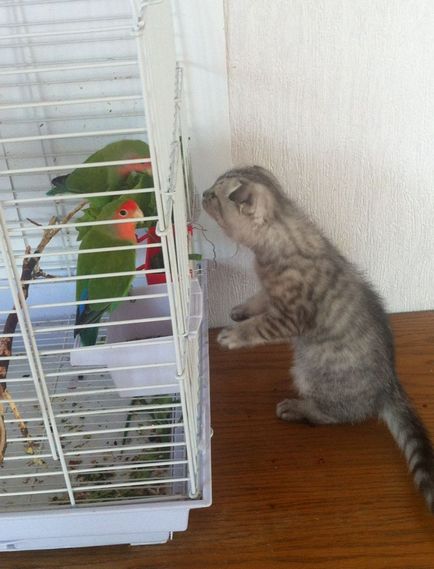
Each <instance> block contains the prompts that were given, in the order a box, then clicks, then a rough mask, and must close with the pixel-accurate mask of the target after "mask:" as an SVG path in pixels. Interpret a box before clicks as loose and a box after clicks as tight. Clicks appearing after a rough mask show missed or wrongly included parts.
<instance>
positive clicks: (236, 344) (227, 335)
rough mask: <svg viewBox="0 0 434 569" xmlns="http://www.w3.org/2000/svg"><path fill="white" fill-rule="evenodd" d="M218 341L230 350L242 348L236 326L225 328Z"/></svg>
mask: <svg viewBox="0 0 434 569" xmlns="http://www.w3.org/2000/svg"><path fill="white" fill-rule="evenodd" d="M217 342H218V343H219V344H220V346H222V348H228V349H229V350H233V349H235V348H240V347H241V345H242V344H241V342H240V339H239V337H238V334H237V331H236V328H223V330H222V331H221V332H220V334H219V335H218V336H217Z"/></svg>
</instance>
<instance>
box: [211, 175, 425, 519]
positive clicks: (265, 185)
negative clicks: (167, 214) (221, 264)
mask: <svg viewBox="0 0 434 569" xmlns="http://www.w3.org/2000/svg"><path fill="white" fill-rule="evenodd" d="M203 207H204V209H205V211H206V212H207V213H208V214H209V215H211V217H213V218H214V219H215V220H216V221H217V223H218V224H219V225H220V226H221V227H222V229H223V230H224V232H225V233H226V234H227V235H228V236H229V237H231V238H232V239H233V240H234V241H236V242H237V243H241V244H242V245H245V246H247V247H249V248H250V249H251V250H252V251H253V252H254V254H255V260H256V272H257V274H258V277H259V279H260V281H261V284H262V290H261V291H260V292H259V293H258V294H257V295H255V296H254V297H252V298H250V299H248V300H247V301H246V302H245V303H243V304H241V305H239V306H236V307H235V308H233V310H232V312H231V318H232V319H233V320H235V321H237V322H238V323H237V324H236V325H235V326H233V327H230V328H225V329H224V330H222V332H220V334H219V336H218V342H219V343H220V344H221V345H222V346H224V347H227V348H229V349H233V348H241V347H243V346H255V345H258V344H266V343H270V342H286V341H288V342H291V343H292V345H293V348H294V365H293V368H292V376H293V380H294V384H295V387H296V389H297V391H298V395H299V397H298V398H297V399H285V400H284V401H281V402H280V403H279V404H278V405H277V415H278V416H279V417H280V418H282V419H285V420H287V421H299V420H307V421H308V422H310V423H313V424H336V423H357V422H360V421H364V420H365V419H368V418H369V417H379V418H381V419H382V420H383V421H384V422H385V423H386V425H387V426H388V427H389V429H390V431H391V433H392V435H393V436H394V438H395V440H396V442H397V444H398V445H399V447H400V448H401V449H402V451H403V452H404V454H405V457H406V459H407V462H408V465H409V469H410V471H411V473H412V474H413V477H414V481H415V484H416V485H417V486H418V488H419V489H420V491H421V492H422V494H423V495H424V497H425V500H426V502H427V504H428V507H429V508H430V510H431V511H432V512H434V453H433V448H432V446H431V442H430V440H429V436H428V434H427V431H426V430H425V427H424V426H423V424H422V422H421V420H420V419H419V418H418V416H417V415H416V413H415V411H414V410H413V409H412V407H411V404H410V402H409V400H408V397H407V395H406V393H405V391H404V389H403V387H402V386H401V385H400V383H399V380H398V378H397V375H396V372H395V367H394V347H393V339H392V333H391V330H390V328H389V324H388V321H387V317H386V314H385V311H384V309H383V307H382V303H381V301H380V299H379V297H378V296H377V294H376V293H375V292H374V291H373V289H372V288H371V286H370V285H369V284H368V283H367V282H366V281H365V280H364V278H363V277H362V276H361V274H360V273H359V272H358V271H357V269H356V268H355V267H354V266H353V265H352V264H351V263H350V262H348V261H347V260H346V259H345V258H344V257H343V256H342V255H341V254H340V253H339V252H338V250H337V249H336V248H335V247H334V246H333V245H332V244H331V243H330V241H329V240H328V239H327V238H326V237H324V235H323V234H322V233H321V231H320V230H319V229H318V228H317V227H316V225H315V224H314V223H313V222H312V221H310V220H309V219H307V217H306V216H305V215H304V214H303V213H302V211H301V210H300V209H299V208H298V207H297V206H296V205H295V204H294V203H293V202H292V201H291V200H290V199H288V197H287V196H286V195H285V194H284V192H283V190H282V188H281V186H280V184H279V182H278V181H277V180H276V179H275V178H274V176H273V175H272V174H271V173H270V172H268V171H267V170H265V169H263V168H260V167H258V166H252V167H247V168H240V169H234V170H230V171H228V172H226V173H225V174H223V175H222V176H220V178H218V179H217V181H216V182H215V184H214V185H213V186H212V187H211V188H210V189H209V190H207V191H206V192H205V193H204V195H203Z"/></svg>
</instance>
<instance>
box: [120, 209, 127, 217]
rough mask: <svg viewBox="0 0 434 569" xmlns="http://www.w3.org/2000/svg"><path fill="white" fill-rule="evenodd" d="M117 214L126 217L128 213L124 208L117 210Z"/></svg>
mask: <svg viewBox="0 0 434 569" xmlns="http://www.w3.org/2000/svg"><path fill="white" fill-rule="evenodd" d="M119 215H120V216H121V217H126V216H127V215H128V212H127V210H126V209H121V211H120V212H119Z"/></svg>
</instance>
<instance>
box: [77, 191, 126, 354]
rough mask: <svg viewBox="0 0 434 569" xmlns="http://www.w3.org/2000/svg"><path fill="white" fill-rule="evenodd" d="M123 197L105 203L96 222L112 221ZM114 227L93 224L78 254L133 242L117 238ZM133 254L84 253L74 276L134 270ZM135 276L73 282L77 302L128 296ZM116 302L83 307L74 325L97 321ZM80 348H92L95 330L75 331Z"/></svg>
mask: <svg viewBox="0 0 434 569" xmlns="http://www.w3.org/2000/svg"><path fill="white" fill-rule="evenodd" d="M123 201H125V198H118V199H117V200H114V201H112V202H110V203H109V204H107V205H106V206H105V207H104V208H103V209H102V210H101V212H100V214H99V215H98V216H97V220H98V221H101V220H106V219H111V218H112V217H113V215H114V212H115V211H116V209H117V208H118V207H119V205H120V204H122V203H123ZM115 229H116V225H95V226H92V227H91V228H90V229H89V231H87V232H86V233H85V235H84V236H83V239H82V241H81V245H80V251H85V250H86V249H96V248H108V247H118V246H125V245H129V244H131V243H134V241H129V240H125V239H120V238H119V237H118V236H117V235H116V233H115ZM135 260H136V252H135V250H134V249H128V250H122V251H107V252H99V253H83V254H81V255H79V256H78V261H77V276H83V275H101V274H104V273H120V272H124V271H134V270H135ZM133 279H134V275H120V276H112V277H102V278H92V276H90V277H89V278H86V279H79V280H77V282H76V300H77V301H80V300H83V298H84V297H85V298H86V299H88V300H98V299H103V298H111V297H123V296H126V295H127V294H128V291H129V289H130V286H131V283H132V281H133ZM117 304H118V303H117V302H112V303H107V302H96V303H92V304H87V305H84V311H83V312H82V313H80V308H79V309H78V311H77V319H76V325H80V324H90V323H96V322H99V321H100V319H101V317H102V316H103V314H104V313H105V312H107V311H108V312H111V311H112V310H114V308H116V306H117ZM77 334H78V335H79V336H80V339H81V343H82V345H85V346H87V345H93V344H95V342H96V337H97V334H98V329H97V327H95V328H83V329H77V330H76V332H75V335H77Z"/></svg>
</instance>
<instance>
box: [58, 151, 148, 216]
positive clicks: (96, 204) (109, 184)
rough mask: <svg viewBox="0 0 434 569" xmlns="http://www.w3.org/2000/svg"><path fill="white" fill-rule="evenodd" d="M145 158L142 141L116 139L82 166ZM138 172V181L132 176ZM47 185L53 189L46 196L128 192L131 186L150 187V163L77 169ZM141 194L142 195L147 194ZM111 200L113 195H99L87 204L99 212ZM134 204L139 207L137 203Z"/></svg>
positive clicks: (145, 152)
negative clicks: (124, 190)
mask: <svg viewBox="0 0 434 569" xmlns="http://www.w3.org/2000/svg"><path fill="white" fill-rule="evenodd" d="M149 156H150V154H149V146H148V145H147V144H146V142H143V141H142V140H119V141H118V142H112V143H111V144H108V145H107V146H104V148H101V150H98V151H97V152H95V153H94V154H92V155H91V156H89V158H88V159H87V160H85V162H84V163H85V164H91V163H92V162H112V161H116V160H133V159H135V158H149ZM138 173H140V174H142V175H141V176H140V178H138V177H137V176H136V174H138ZM139 182H140V184H142V185H140V184H139ZM51 184H52V186H53V187H52V188H51V189H50V190H49V191H48V192H47V195H48V196H55V195H57V194H67V193H72V194H88V193H91V192H95V193H96V192H110V191H116V190H121V189H128V190H130V189H133V188H135V187H137V188H138V187H142V188H151V187H152V186H153V179H152V167H151V164H150V163H145V164H124V165H120V166H97V167H95V168H77V169H75V170H73V171H72V172H71V173H70V174H66V175H64V176H58V177H57V178H54V179H53V180H51ZM143 195H144V196H146V195H147V194H143ZM113 199H116V196H107V197H104V196H99V197H95V198H88V201H89V204H90V206H91V207H92V208H94V209H97V210H99V209H101V208H102V207H103V206H104V205H106V204H107V203H108V202H110V201H112V200H113ZM138 205H139V207H140V203H139V204H138Z"/></svg>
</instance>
